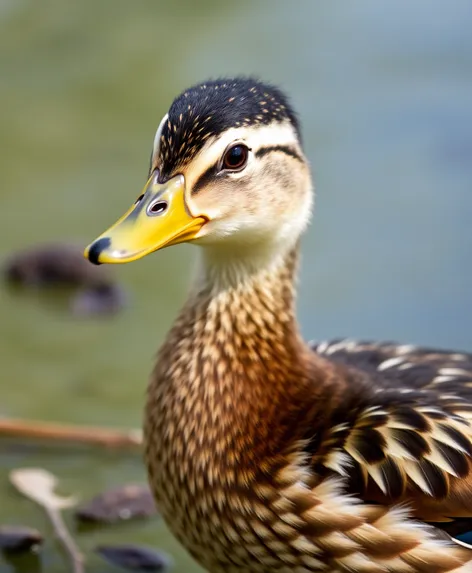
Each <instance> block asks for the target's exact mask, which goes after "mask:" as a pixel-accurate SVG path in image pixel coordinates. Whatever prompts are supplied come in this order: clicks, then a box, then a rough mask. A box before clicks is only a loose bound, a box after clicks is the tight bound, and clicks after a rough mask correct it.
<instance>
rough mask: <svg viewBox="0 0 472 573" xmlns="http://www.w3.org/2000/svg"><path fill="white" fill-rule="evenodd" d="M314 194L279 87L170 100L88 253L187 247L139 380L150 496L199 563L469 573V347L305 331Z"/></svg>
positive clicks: (216, 572) (227, 84) (238, 86)
mask: <svg viewBox="0 0 472 573" xmlns="http://www.w3.org/2000/svg"><path fill="white" fill-rule="evenodd" d="M350 191H351V190H349V189H347V190H346V192H350ZM312 203H313V190H312V182H311V174H310V169H309V165H308V161H307V159H306V157H305V155H304V152H303V148H302V143H301V137H300V126H299V123H298V121H297V118H296V116H295V114H294V112H293V110H292V108H291V106H290V105H289V103H288V101H287V98H286V97H285V96H284V94H283V93H282V92H281V91H280V90H279V89H277V88H274V87H272V86H270V85H266V84H263V83H261V82H259V81H255V80H251V79H244V78H242V79H241V78H236V79H228V80H221V81H210V82H206V83H203V84H200V85H197V86H194V87H192V88H190V89H188V90H186V91H185V92H184V93H182V94H181V95H180V96H179V97H177V99H176V100H175V101H174V102H173V104H172V106H171V107H170V109H169V112H168V113H167V114H166V115H165V117H164V118H163V120H162V121H161V123H160V126H159V128H158V130H157V133H156V136H155V140H154V146H153V150H152V157H151V165H150V171H149V180H148V182H147V184H146V186H145V188H144V190H143V192H142V194H141V195H139V197H138V198H137V200H136V201H135V203H134V204H133V205H132V206H131V208H130V209H129V211H128V212H127V213H126V215H125V216H124V217H122V218H121V219H120V220H119V221H118V223H117V224H115V225H114V226H113V227H111V228H110V229H109V230H108V231H106V232H105V233H103V235H102V236H101V237H99V238H98V239H97V240H96V241H95V242H94V243H92V244H91V245H90V246H89V247H88V248H87V250H86V256H87V258H88V259H89V260H90V261H92V262H94V263H96V264H100V263H126V262H129V261H133V260H136V259H139V258H141V257H143V256H145V255H147V254H149V253H152V252H154V251H156V250H158V249H160V248H163V247H167V246H170V245H175V244H178V243H182V242H192V243H194V244H196V245H198V246H199V247H200V248H199V255H200V257H199V267H198V272H197V275H196V278H195V281H194V283H193V286H192V289H191V291H190V293H189V296H188V299H187V302H186V303H185V305H184V307H183V309H182V311H181V312H180V314H179V316H178V318H177V320H176V321H175V323H174V326H173V327H172V329H171V331H170V333H169V334H168V336H167V338H166V340H165V342H164V344H163V345H162V347H161V349H160V351H159V354H158V358H157V363H156V366H155V369H154V372H153V374H152V378H151V382H150V385H149V390H148V397H147V406H146V413H145V425H144V434H145V451H146V462H147V468H148V475H149V481H150V484H151V486H152V489H153V492H154V496H155V498H156V500H157V504H158V507H159V509H160V510H161V512H162V514H163V516H164V518H165V520H166V522H167V524H168V525H169V527H170V529H171V530H172V531H173V532H174V534H175V535H176V537H177V538H178V539H179V540H180V541H181V542H182V544H183V545H184V546H185V547H186V548H187V549H188V550H189V551H190V553H191V554H192V555H193V556H194V557H195V558H196V559H197V560H198V561H199V562H200V563H201V564H202V565H203V566H204V567H205V568H206V569H207V570H208V571H210V572H211V573H243V572H247V573H276V572H278V573H310V572H325V573H341V572H343V573H426V572H428V573H446V572H452V571H454V573H459V572H460V573H470V571H472V551H471V549H470V547H465V546H464V544H465V543H464V539H467V538H466V537H464V536H466V535H467V532H470V531H472V355H470V354H466V353H462V352H447V351H442V350H434V349H426V348H419V347H414V346H411V345H404V344H403V345H402V344H390V343H370V342H357V341H352V340H335V341H327V342H321V343H318V344H310V343H307V342H306V341H305V340H304V339H303V338H302V335H301V333H300V329H299V326H298V323H297V320H296V313H295V291H296V275H297V269H298V259H299V251H300V237H301V235H302V233H303V232H304V231H305V229H306V227H307V224H308V221H309V218H310V213H311V208H312ZM156 265H157V266H158V265H159V263H158V261H156ZM353 272H355V270H354V271H353ZM339 278H340V280H343V274H342V271H340V275H339ZM110 360H113V356H110ZM453 537H457V539H453Z"/></svg>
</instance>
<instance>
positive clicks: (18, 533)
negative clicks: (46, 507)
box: [0, 525, 43, 553]
mask: <svg viewBox="0 0 472 573" xmlns="http://www.w3.org/2000/svg"><path fill="white" fill-rule="evenodd" d="M42 543H43V536H42V535H41V533H39V531H37V530H36V529H32V528H31V527H23V526H22V525H0V550H1V551H5V552H7V553H23V552H25V551H32V550H34V549H36V548H37V547H39V546H40V545H41V544H42Z"/></svg>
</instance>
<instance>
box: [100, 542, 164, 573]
mask: <svg viewBox="0 0 472 573" xmlns="http://www.w3.org/2000/svg"><path fill="white" fill-rule="evenodd" d="M95 551H96V552H97V553H99V554H100V555H101V556H102V557H103V558H104V559H106V560H107V561H108V562H110V563H113V565H118V566H120V567H123V568H124V569H130V570H132V571H161V572H163V571H169V570H170V569H171V568H172V566H173V560H172V558H171V557H170V556H169V555H167V554H165V553H163V552H162V551H157V550H155V549H151V548H149V547H142V546H139V545H100V546H99V547H96V549H95Z"/></svg>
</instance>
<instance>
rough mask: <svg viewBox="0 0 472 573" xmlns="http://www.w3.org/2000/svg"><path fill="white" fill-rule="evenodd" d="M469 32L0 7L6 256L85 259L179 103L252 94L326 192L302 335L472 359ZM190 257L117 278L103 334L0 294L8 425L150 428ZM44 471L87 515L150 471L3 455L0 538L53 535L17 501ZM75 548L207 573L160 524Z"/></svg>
mask: <svg viewBox="0 0 472 573" xmlns="http://www.w3.org/2000/svg"><path fill="white" fill-rule="evenodd" d="M471 26H472V5H471V4H470V2H469V1H468V0H457V1H451V2H448V3H445V2H442V1H441V0H437V1H432V0H422V1H418V2H415V3H411V2H408V1H407V0H397V1H396V2H391V3H381V2H378V1H377V0H356V2H351V3H347V2H340V0H323V1H321V0H319V1H315V0H297V1H294V2H292V3H289V2H284V1H282V0H279V1H275V0H259V1H249V0H247V1H240V2H237V3H235V2H224V3H223V2H218V1H216V0H215V1H210V0H205V1H200V2H198V8H197V2H194V1H190V0H188V1H183V0H180V1H176V2H170V1H168V2H163V1H160V2H159V1H156V0H153V1H151V0H149V1H141V0H140V1H136V2H129V1H125V0H113V1H112V0H108V1H102V2H97V1H96V0H81V1H80V2H72V1H69V2H68V1H64V0H44V1H43V2H38V1H37V0H0V98H1V99H0V101H1V105H0V137H1V153H0V241H1V246H0V250H1V252H2V253H3V255H6V254H8V253H9V252H11V251H13V250H15V249H18V248H21V247H24V246H29V245H31V244H34V243H39V242H41V241H45V240H61V239H70V238H75V239H79V240H83V241H84V243H86V242H88V241H89V240H91V239H93V238H94V237H95V236H97V235H98V234H99V233H100V232H101V231H102V230H104V229H105V228H106V226H108V225H109V224H110V223H111V222H113V221H114V220H115V219H116V218H117V216H119V215H121V213H122V212H123V211H124V209H126V208H127V207H128V205H129V204H130V202H131V201H133V200H134V198H135V197H136V196H137V194H138V192H139V190H140V187H141V185H142V184H143V182H144V178H145V175H146V169H147V162H148V157H149V150H150V145H151V142H152V139H153V135H154V131H155V129H156V127H157V124H158V122H159V120H160V118H161V117H162V115H163V114H164V113H165V111H166V108H167V106H168V105H169V103H170V101H171V99H172V97H173V95H175V94H176V93H178V92H179V91H180V90H181V89H183V88H184V87H187V86H188V85H189V84H190V83H192V82H194V81H199V80H201V79H203V78H207V77H209V76H217V75H229V74H234V73H241V72H244V73H255V74H258V75H260V76H262V77H263V78H267V79H269V80H271V81H273V82H276V83H280V84H281V85H282V86H284V87H285V88H286V89H287V90H288V91H289V92H290V93H291V94H292V99H293V102H294V104H295V105H296V107H297V109H298V110H299V112H300V115H301V118H302V122H303V126H304V134H305V147H306V152H307V155H308V157H309V158H310V160H311V162H312V164H313V167H314V172H315V179H316V184H317V213H316V216H315V218H314V224H313V225H312V227H311V229H310V231H309V233H308V235H307V237H306V239H305V242H304V254H305V256H304V261H303V268H302V281H301V288H300V302H299V306H300V316H301V322H302V327H303V330H304V332H305V333H306V336H307V337H309V338H324V337H330V336H344V335H349V336H353V337H363V338H383V339H398V340H401V341H405V342H413V343H423V344H429V345H439V346H446V347H457V348H463V349H472V328H471V326H470V325H471V323H472V304H471V303H472V295H471V292H472V266H471V264H470V253H471V250H472V249H471V247H472V232H471V229H470V221H471V218H472V192H471V191H472V105H471V102H472V34H470V29H471ZM192 257H193V251H192V248H191V247H187V246H183V247H178V248H173V249H169V250H167V251H164V252H162V253H159V254H157V255H154V256H151V257H148V258H147V259H145V260H143V261H140V262H137V263H134V264H132V265H127V266H124V267H120V268H119V269H117V270H116V272H117V273H118V275H119V277H120V280H121V281H122V282H123V283H124V285H125V286H126V288H127V289H128V290H129V292H130V295H131V300H130V305H129V307H128V309H127V310H126V311H125V312H123V313H122V314H120V315H118V316H117V317H115V318H110V319H106V320H83V321H77V320H75V319H73V318H71V317H70V316H68V315H67V313H66V312H64V311H63V309H61V308H60V307H57V308H56V307H55V306H53V305H51V304H50V301H49V302H47V301H45V300H43V299H41V298H39V299H38V297H36V296H30V297H18V296H13V295H12V294H11V293H10V292H8V291H7V290H5V289H0V317H1V319H0V372H1V378H0V384H1V389H2V400H1V402H0V414H1V415H4V416H15V417H24V418H40V419H46V420H57V421H66V422H73V423H80V424H104V425H117V426H124V427H135V426H139V425H140V423H141V416H142V414H141V412H142V406H143V401H144V390H145V386H146V381H147V376H148V373H149V371H150V369H151V365H152V360H153V355H154V352H155V348H156V347H157V345H158V344H159V343H160V341H162V339H163V337H164V335H165V332H166V330H167V329H168V327H169V325H170V323H171V321H172V319H173V317H174V315H175V313H176V312H177V310H178V307H179V305H180V304H181V303H182V301H183V299H184V297H185V293H186V290H187V282H188V278H189V275H190V273H191V270H192ZM32 465H39V466H41V467H45V468H47V469H49V470H51V471H53V472H54V473H56V474H57V476H58V477H59V478H60V479H61V484H62V490H63V491H64V492H65V493H72V492H75V493H77V494H78V495H80V496H81V497H82V498H83V499H86V498H87V497H88V496H90V495H92V494H94V493H96V492H99V491H101V490H103V489H105V488H108V487H111V486H114V485H118V484H121V483H124V482H126V481H130V480H133V481H144V480H145V472H144V469H143V465H142V462H141V460H140V457H139V455H136V456H127V455H123V454H113V453H110V452H108V453H106V452H89V451H87V450H67V449H64V448H63V449H57V448H39V447H29V446H28V447H26V446H21V447H19V446H18V445H14V444H12V443H10V442H5V441H1V442H0V467H1V471H0V523H21V524H29V525H32V526H35V527H38V528H39V529H40V530H41V531H44V532H45V533H46V534H48V533H49V526H48V524H47V522H46V520H45V518H44V516H43V513H42V512H41V510H40V509H39V508H36V507H35V506H34V505H33V504H32V503H31V502H29V501H27V500H24V499H22V498H21V497H20V496H18V495H17V494H16V493H15V492H14V491H13V489H12V488H11V487H10V486H9V484H8V478H7V476H8V471H9V470H11V469H12V468H14V467H20V466H32ZM68 518H70V515H69V516H68ZM69 523H71V525H72V526H73V520H72V519H69ZM77 538H78V541H79V543H80V545H81V547H82V548H83V550H84V551H85V552H86V553H87V554H90V557H89V562H88V567H87V571H90V572H95V573H99V572H103V573H104V572H105V571H113V570H114V569H112V567H111V566H108V565H106V564H104V563H103V561H100V559H99V558H98V557H93V555H92V554H91V550H92V548H93V546H94V545H95V544H97V543H112V542H113V543H115V542H116V543H118V542H124V541H126V542H128V541H133V542H136V543H144V544H150V545H154V546H156V547H158V548H161V549H163V550H165V551H166V552H168V553H171V554H172V555H173V556H174V558H175V560H176V568H175V571H177V572H178V573H192V572H197V571H199V568H198V567H197V566H196V565H195V564H193V563H192V561H191V560H190V559H189V558H188V557H187V556H186V554H185V552H184V551H183V550H182V549H180V548H179V546H178V544H177V543H176V542H175V541H174V540H173V539H172V537H171V536H170V534H169V533H168V532H167V531H166V529H165V526H164V525H163V524H162V523H161V522H160V521H158V520H153V521H150V522H138V523H132V524H131V523H130V524H124V525H120V526H117V527H109V528H102V529H94V530H92V531H86V532H80V533H79V534H78V535H77ZM41 566H42V569H41ZM14 570H15V569H14V568H13V565H11V564H8V563H7V562H6V561H1V560H0V572H1V573H4V572H5V573H6V572H7V571H8V572H10V571H14ZM16 570H17V571H20V572H23V573H26V572H29V571H40V570H42V571H47V572H49V573H55V572H63V571H66V570H67V566H66V564H65V561H64V560H63V556H62V554H61V553H60V551H57V548H56V547H55V546H54V544H53V543H52V542H51V541H49V542H48V544H47V546H46V548H45V551H44V553H43V556H42V561H41V562H40V563H39V564H36V565H35V564H33V563H26V564H25V563H23V564H20V565H17V569H16Z"/></svg>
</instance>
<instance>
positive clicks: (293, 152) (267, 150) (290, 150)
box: [255, 145, 304, 163]
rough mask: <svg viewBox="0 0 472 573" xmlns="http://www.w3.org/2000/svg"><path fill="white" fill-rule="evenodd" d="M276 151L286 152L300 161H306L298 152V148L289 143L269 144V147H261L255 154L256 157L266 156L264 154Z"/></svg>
mask: <svg viewBox="0 0 472 573" xmlns="http://www.w3.org/2000/svg"><path fill="white" fill-rule="evenodd" d="M274 151H278V152H280V153H285V155H289V156H290V157H293V158H294V159H297V160H298V161H300V163H304V161H303V158H302V157H301V156H300V155H299V154H298V153H297V152H296V150H295V149H293V147H289V146H288V145H268V146H267V147H261V148H259V149H258V150H257V151H256V153H255V155H256V157H264V155H267V154H268V153H272V152H274Z"/></svg>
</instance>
